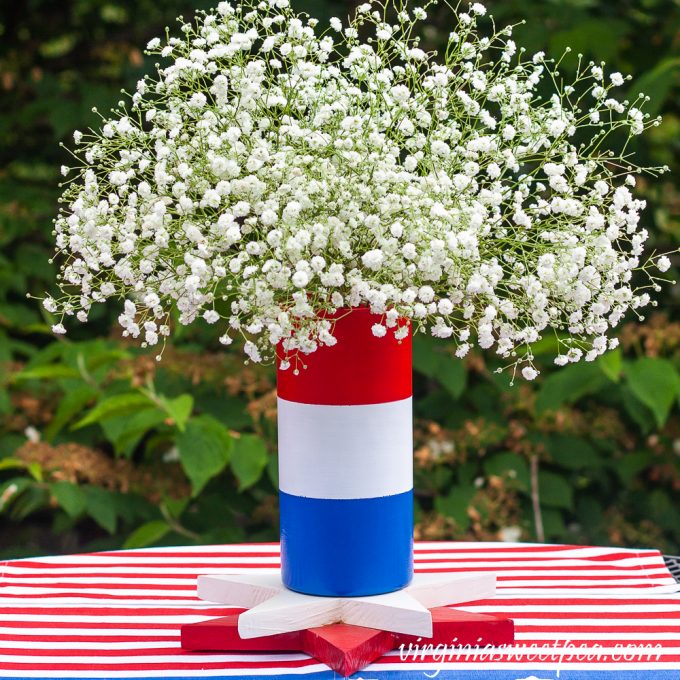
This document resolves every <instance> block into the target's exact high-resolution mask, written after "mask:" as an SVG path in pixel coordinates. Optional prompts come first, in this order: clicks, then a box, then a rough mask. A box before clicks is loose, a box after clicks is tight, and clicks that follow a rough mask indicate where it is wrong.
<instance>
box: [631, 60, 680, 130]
mask: <svg viewBox="0 0 680 680" xmlns="http://www.w3.org/2000/svg"><path fill="white" fill-rule="evenodd" d="M679 69H680V58H679V57H668V58H666V59H662V60H661V61H660V62H658V63H657V64H656V66H654V68H652V69H651V70H650V71H647V72H646V73H643V74H642V75H641V76H640V77H639V78H636V80H635V81H634V82H633V84H632V86H631V88H630V95H629V98H630V99H636V98H637V95H638V94H639V93H640V92H642V93H644V94H645V95H647V96H648V97H649V102H647V104H645V106H644V109H643V110H644V112H645V113H648V114H649V115H650V116H651V117H654V116H656V115H657V114H658V113H659V112H660V111H661V108H662V107H663V105H664V103H665V102H666V100H667V99H668V95H669V94H670V93H671V90H672V88H673V86H674V85H675V84H676V83H677V82H678V72H679Z"/></svg>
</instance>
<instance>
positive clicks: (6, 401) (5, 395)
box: [0, 388, 12, 415]
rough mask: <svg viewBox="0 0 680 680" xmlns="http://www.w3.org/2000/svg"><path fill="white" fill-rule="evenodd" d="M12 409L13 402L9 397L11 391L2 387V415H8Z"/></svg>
mask: <svg viewBox="0 0 680 680" xmlns="http://www.w3.org/2000/svg"><path fill="white" fill-rule="evenodd" d="M11 410H12V402H11V400H10V398H9V392H8V391H7V390H5V389H2V388H0V415H6V414H7V413H9V412H10V411H11Z"/></svg>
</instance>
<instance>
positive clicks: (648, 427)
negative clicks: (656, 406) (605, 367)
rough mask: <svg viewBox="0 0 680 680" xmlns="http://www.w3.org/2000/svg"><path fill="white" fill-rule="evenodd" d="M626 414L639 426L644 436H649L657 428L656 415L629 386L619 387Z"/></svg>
mask: <svg viewBox="0 0 680 680" xmlns="http://www.w3.org/2000/svg"><path fill="white" fill-rule="evenodd" d="M619 390H620V392H621V396H622V399H623V406H624V408H625V409H626V413H627V414H628V415H629V416H630V418H631V419H632V420H633V421H634V422H635V423H636V424H637V426H638V427H639V428H640V430H641V431H642V433H643V434H649V433H650V432H651V431H652V430H653V429H654V427H655V424H656V423H655V420H654V414H653V413H652V412H651V410H650V409H649V408H647V407H646V406H645V405H644V404H643V403H642V402H641V401H640V400H639V399H638V398H637V397H636V396H635V395H634V394H633V391H632V390H631V389H630V387H629V386H628V385H621V387H619Z"/></svg>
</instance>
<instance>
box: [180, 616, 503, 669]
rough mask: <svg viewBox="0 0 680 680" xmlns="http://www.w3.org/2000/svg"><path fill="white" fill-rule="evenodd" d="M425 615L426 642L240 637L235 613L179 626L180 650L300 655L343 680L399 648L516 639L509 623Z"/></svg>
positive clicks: (300, 635) (329, 634)
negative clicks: (428, 620) (428, 624)
mask: <svg viewBox="0 0 680 680" xmlns="http://www.w3.org/2000/svg"><path fill="white" fill-rule="evenodd" d="M430 613H431V615H432V633H433V634H432V637H427V638H422V637H419V636H417V635H406V634H403V633H391V632H388V631H384V630H376V629H374V628H365V627H363V626H355V625H352V624H348V623H334V624H330V625H327V626H321V627H317V628H309V629H307V630H300V631H294V632H288V633H279V634H276V635H268V636H266V637H256V638H252V637H251V638H243V637H241V635H240V634H239V625H238V621H239V617H240V615H241V612H238V613H234V614H231V615H229V616H223V617H221V618H218V619H209V620H207V621H200V622H199V623H192V624H188V625H185V626H182V647H183V649H185V650H188V651H198V650H201V651H228V652H293V651H297V652H304V653H305V654H309V655H310V656H312V657H314V658H316V659H318V660H319V661H321V662H322V663H325V664H326V665H327V666H329V667H330V668H331V669H333V670H334V671H336V672H338V673H340V674H342V675H343V676H345V677H346V676H348V675H351V674H352V673H355V672H356V671H358V670H361V669H362V668H364V667H365V666H367V665H368V664H369V663H371V662H372V661H375V660H376V659H378V658H380V657H381V656H383V654H385V653H386V652H388V651H390V650H392V649H394V648H395V647H399V646H400V645H402V644H403V645H404V649H405V651H406V652H408V651H409V649H411V650H413V651H414V652H415V653H417V650H418V649H422V648H423V647H424V646H426V645H427V646H429V645H433V646H434V647H437V645H446V646H447V647H462V646H465V645H470V647H472V648H475V647H478V648H484V647H487V646H489V647H498V646H501V645H512V644H513V642H514V639H515V635H514V624H513V622H512V621H511V620H510V619H504V618H500V617H496V616H491V615H488V614H472V613H470V612H465V611H461V610H458V609H449V608H448V607H435V608H433V609H431V610H430ZM409 645H413V647H409Z"/></svg>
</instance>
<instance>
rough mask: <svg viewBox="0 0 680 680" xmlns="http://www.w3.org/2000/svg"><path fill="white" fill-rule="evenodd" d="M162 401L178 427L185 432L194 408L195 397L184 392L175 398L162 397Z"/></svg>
mask: <svg viewBox="0 0 680 680" xmlns="http://www.w3.org/2000/svg"><path fill="white" fill-rule="evenodd" d="M161 403H162V404H163V407H164V408H165V410H166V411H167V412H168V415H169V416H170V417H171V418H172V419H173V420H174V421H175V425H176V426H177V429H178V430H179V431H180V432H184V428H185V427H186V424H187V420H189V417H190V416H191V412H192V411H193V409H194V398H193V397H192V396H191V395H190V394H182V395H180V396H179V397H176V398H175V399H166V398H165V397H161Z"/></svg>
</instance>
